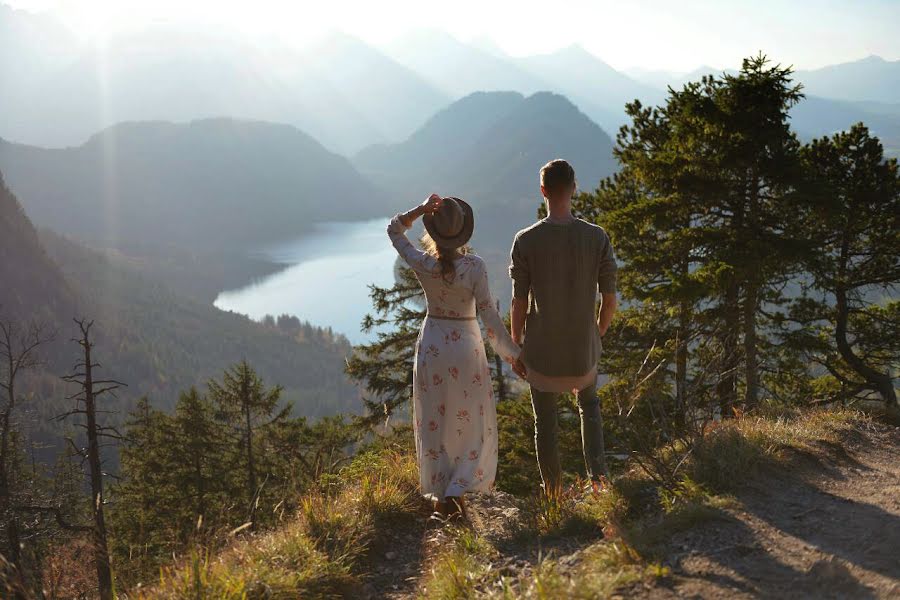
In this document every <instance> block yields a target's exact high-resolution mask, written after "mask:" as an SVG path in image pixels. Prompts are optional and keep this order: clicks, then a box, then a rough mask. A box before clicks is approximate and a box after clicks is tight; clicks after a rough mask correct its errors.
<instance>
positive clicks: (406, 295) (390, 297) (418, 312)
mask: <svg viewBox="0 0 900 600" xmlns="http://www.w3.org/2000/svg"><path fill="white" fill-rule="evenodd" d="M396 279H397V281H396V283H395V284H394V285H393V286H392V287H390V288H380V287H378V286H375V285H372V286H369V289H370V290H371V292H370V294H369V295H370V297H371V298H372V305H373V308H374V311H375V312H374V315H372V314H370V315H366V317H365V318H364V319H363V323H362V330H363V331H364V332H366V333H368V332H371V331H375V332H376V334H375V335H376V340H375V341H374V342H371V343H369V344H361V345H359V346H356V347H354V349H353V355H352V356H351V357H350V359H349V360H348V361H347V368H346V372H347V375H349V376H350V377H351V378H352V379H355V380H356V381H359V382H360V383H362V384H364V385H365V387H366V390H367V391H368V392H369V393H371V394H372V395H373V397H372V398H363V402H364V403H365V407H366V415H365V416H363V417H362V419H361V424H362V425H363V426H364V427H366V428H368V427H372V426H375V425H378V424H379V423H382V422H385V421H386V420H388V419H389V418H390V417H391V416H392V415H393V414H394V411H395V410H396V409H397V408H398V407H401V406H404V405H407V406H409V405H410V404H411V403H410V400H411V398H412V377H413V366H414V358H415V346H416V340H417V339H418V337H419V328H420V327H421V325H422V320H423V319H424V318H425V312H426V311H425V304H424V298H425V295H424V293H423V292H422V287H421V286H420V285H419V281H418V279H416V275H415V273H414V272H413V270H412V269H409V268H407V267H405V266H401V267H400V268H399V269H397V271H396ZM410 420H411V419H410Z"/></svg>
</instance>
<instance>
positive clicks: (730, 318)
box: [716, 282, 740, 419]
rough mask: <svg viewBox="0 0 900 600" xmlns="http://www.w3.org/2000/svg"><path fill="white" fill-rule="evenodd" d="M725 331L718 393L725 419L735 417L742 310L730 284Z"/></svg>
mask: <svg viewBox="0 0 900 600" xmlns="http://www.w3.org/2000/svg"><path fill="white" fill-rule="evenodd" d="M722 325H723V330H722V331H721V332H720V333H719V335H720V338H721V340H722V342H721V345H722V360H721V361H720V362H721V372H720V374H719V382H718V384H717V385H716V392H717V394H718V396H719V409H720V410H721V413H722V418H723V419H728V418H731V417H733V416H734V406H735V404H736V401H737V366H738V356H737V332H738V330H739V328H740V308H739V306H738V288H737V284H736V283H734V282H729V283H728V286H727V288H726V289H725V298H724V318H723V322H722Z"/></svg>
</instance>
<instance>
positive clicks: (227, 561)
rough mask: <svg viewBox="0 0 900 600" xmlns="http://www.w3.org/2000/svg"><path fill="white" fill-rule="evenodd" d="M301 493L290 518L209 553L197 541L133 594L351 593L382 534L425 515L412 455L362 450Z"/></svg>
mask: <svg viewBox="0 0 900 600" xmlns="http://www.w3.org/2000/svg"><path fill="white" fill-rule="evenodd" d="M320 488H321V489H320V490H319V491H317V492H315V493H311V494H308V495H306V496H305V497H304V498H302V499H301V502H300V509H299V511H298V515H297V516H296V518H295V519H293V520H291V521H289V522H287V523H284V524H283V525H282V527H280V528H279V529H277V530H274V531H270V532H265V533H260V534H252V535H245V536H243V537H241V538H239V539H237V540H236V541H235V542H234V543H232V544H231V545H230V546H229V547H228V548H226V549H225V550H223V551H222V552H219V553H218V554H217V555H215V556H212V555H211V554H210V553H209V552H207V551H206V550H204V549H202V548H196V549H194V550H192V551H191V553H190V554H189V555H188V556H185V557H183V558H182V560H181V561H180V562H179V564H177V565H176V566H174V567H170V568H166V569H163V571H162V573H161V575H160V581H159V584H158V585H157V586H155V587H153V588H152V589H146V590H137V591H136V592H135V597H137V598H148V599H149V598H159V599H169V598H172V599H175V598H195V599H206V598H209V599H213V598H215V599H219V598H223V599H231V598H235V599H237V598H241V599H244V598H297V597H315V598H338V597H348V596H353V595H354V594H355V593H356V592H358V590H359V586H360V585H361V582H362V580H363V579H364V577H365V575H366V574H365V572H364V571H363V565H364V564H365V560H364V559H365V557H366V556H367V553H368V551H369V549H370V548H371V546H372V545H373V542H374V541H375V540H376V539H377V538H378V537H379V533H380V532H382V531H383V530H384V529H385V528H386V527H389V526H390V524H391V523H393V522H396V521H397V520H398V519H407V520H408V519H417V518H422V516H423V510H424V508H425V506H424V504H423V501H422V499H421V497H420V496H419V493H418V476H417V475H416V465H415V459H414V458H413V457H411V456H407V455H402V454H399V453H396V452H391V451H383V452H380V453H366V454H362V455H360V456H359V457H357V458H356V459H355V460H354V461H352V462H351V464H350V465H348V466H347V467H346V468H345V469H344V470H342V471H341V472H340V473H339V474H338V475H337V476H329V477H328V478H327V479H324V480H323V481H322V482H321V485H320Z"/></svg>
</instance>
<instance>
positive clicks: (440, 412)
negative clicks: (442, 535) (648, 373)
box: [388, 159, 616, 516]
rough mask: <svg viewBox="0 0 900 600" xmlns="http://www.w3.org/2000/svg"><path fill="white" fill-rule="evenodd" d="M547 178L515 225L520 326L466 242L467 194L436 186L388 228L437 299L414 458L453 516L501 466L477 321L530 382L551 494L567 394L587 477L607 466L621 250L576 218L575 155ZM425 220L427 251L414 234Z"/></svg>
mask: <svg viewBox="0 0 900 600" xmlns="http://www.w3.org/2000/svg"><path fill="white" fill-rule="evenodd" d="M540 186H541V194H542V195H543V197H544V199H545V201H546V203H547V212H548V216H547V217H546V218H544V219H542V220H540V221H538V222H537V223H534V224H533V225H531V226H530V227H527V228H525V229H523V230H521V231H520V232H519V233H517V234H516V236H515V240H514V241H513V245H512V250H511V252H510V259H511V260H510V266H509V275H510V278H511V279H512V289H513V299H512V308H511V315H510V316H511V329H512V331H511V332H508V331H507V330H506V327H505V325H504V323H503V320H502V318H501V317H500V314H499V313H498V312H497V308H496V304H495V303H494V300H493V298H492V296H491V292H490V289H489V287H488V276H487V269H486V267H485V264H484V261H483V260H482V259H481V258H480V257H479V256H477V255H474V254H471V253H469V252H468V251H467V248H466V242H468V240H469V238H470V237H471V236H472V231H473V229H474V214H473V212H472V208H471V207H470V206H469V205H468V204H467V203H466V202H464V201H463V200H461V199H459V198H453V197H446V198H442V197H440V196H438V195H437V194H432V195H431V196H430V197H429V198H428V199H427V200H426V201H425V202H423V203H422V204H421V205H419V206H416V207H415V208H413V209H411V210H409V211H407V212H406V213H403V214H399V215H397V216H395V217H394V218H393V219H392V220H391V223H390V225H389V226H388V236H389V237H390V239H391V242H392V243H393V245H394V247H395V248H396V249H397V252H398V253H399V254H400V256H401V257H402V258H403V260H404V261H405V262H406V263H407V264H408V265H409V267H410V268H412V269H413V271H414V272H415V274H416V277H417V278H418V280H419V283H420V284H421V286H422V289H423V290H424V292H425V299H426V303H427V307H428V308H427V315H426V317H425V320H424V321H423V323H422V328H421V330H420V332H419V337H418V340H417V342H416V355H415V366H414V372H413V385H414V387H413V417H414V420H415V422H414V431H415V441H416V456H417V459H418V465H419V480H420V485H421V490H422V494H423V495H424V496H425V497H426V498H428V499H430V500H432V501H433V502H434V503H435V509H436V510H437V511H439V512H440V513H442V514H443V515H445V516H453V515H464V514H465V503H464V500H463V495H464V494H465V493H466V492H468V491H487V490H489V489H491V488H492V487H493V483H494V477H495V475H496V473H497V451H498V436H497V413H496V408H495V402H494V392H493V388H492V381H491V376H490V368H489V367H488V362H487V357H486V355H485V348H484V341H483V339H482V335H481V328H480V327H479V324H478V320H477V319H478V318H480V319H481V321H482V323H483V324H484V328H485V332H486V335H487V338H488V341H489V342H490V343H491V345H492V347H493V349H494V351H495V352H496V353H497V354H498V355H500V356H501V357H502V358H503V359H504V360H505V361H506V362H508V363H510V364H511V365H512V367H513V370H514V371H515V372H516V373H517V374H518V375H519V376H520V377H522V378H524V379H525V380H526V381H527V382H528V384H529V385H530V387H531V399H532V406H533V408H534V419H535V445H536V449H537V458H538V466H539V469H540V474H541V479H542V482H543V488H544V492H545V493H547V494H551V495H552V494H558V493H559V492H560V487H561V473H560V461H559V450H558V439H557V427H558V422H557V402H558V399H559V394H561V393H566V392H574V393H575V395H576V397H577V399H578V406H579V412H580V416H581V438H582V443H583V448H584V461H585V466H586V469H587V475H588V477H589V478H590V479H591V480H592V481H593V482H594V484H595V487H597V486H599V485H602V481H603V478H604V477H605V475H606V461H605V458H604V450H603V422H602V419H601V416H600V403H599V398H598V397H597V360H598V358H599V356H600V351H601V347H602V346H601V338H602V337H603V335H604V334H605V333H606V330H607V328H608V327H609V324H610V322H611V321H612V318H613V314H614V313H615V310H616V293H615V292H616V262H615V256H614V253H613V249H612V245H611V244H610V241H609V236H607V234H606V232H605V231H604V230H603V229H601V228H600V227H598V226H596V225H593V224H591V223H588V222H586V221H583V220H581V219H576V218H575V217H574V216H573V215H572V212H571V201H572V197H573V196H574V194H575V189H576V181H575V172H574V170H573V169H572V167H571V165H569V163H567V162H566V161H564V160H560V159H557V160H553V161H550V162H549V163H547V164H546V165H544V166H543V167H542V168H541V170H540ZM419 217H423V221H424V225H425V230H426V232H427V233H426V235H425V237H424V238H423V243H424V248H425V250H424V251H423V250H420V249H418V248H416V247H415V246H414V245H413V244H412V243H411V242H410V241H409V239H408V238H407V236H406V231H407V230H408V229H409V228H410V227H411V226H412V223H413V222H414V221H415V220H416V219H417V218H419ZM598 296H599V299H600V310H599V312H598V311H597V300H598Z"/></svg>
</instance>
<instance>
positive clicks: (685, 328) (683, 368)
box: [675, 302, 691, 424]
mask: <svg viewBox="0 0 900 600" xmlns="http://www.w3.org/2000/svg"><path fill="white" fill-rule="evenodd" d="M690 326H691V308H690V305H689V304H688V303H687V302H682V303H681V306H680V307H679V310H678V345H677V346H676V348H675V416H676V419H678V422H679V423H682V424H683V423H685V422H686V421H687V416H688V415H687V363H688V337H689V333H690Z"/></svg>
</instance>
